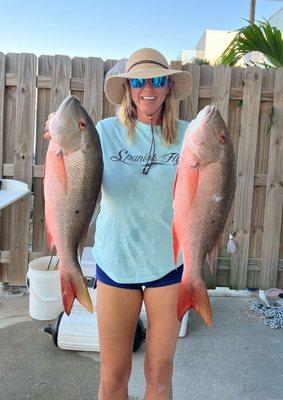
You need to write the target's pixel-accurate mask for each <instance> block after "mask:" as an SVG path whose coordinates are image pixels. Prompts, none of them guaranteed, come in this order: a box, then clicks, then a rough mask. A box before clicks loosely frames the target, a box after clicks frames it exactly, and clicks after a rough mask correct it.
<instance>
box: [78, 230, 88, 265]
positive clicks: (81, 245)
mask: <svg viewBox="0 0 283 400" xmlns="http://www.w3.org/2000/svg"><path fill="white" fill-rule="evenodd" d="M87 233H88V225H87V226H86V227H85V228H84V230H83V234H82V238H81V240H80V242H79V244H78V254H79V257H80V261H81V259H82V256H83V252H84V248H85V241H86V238H87Z"/></svg>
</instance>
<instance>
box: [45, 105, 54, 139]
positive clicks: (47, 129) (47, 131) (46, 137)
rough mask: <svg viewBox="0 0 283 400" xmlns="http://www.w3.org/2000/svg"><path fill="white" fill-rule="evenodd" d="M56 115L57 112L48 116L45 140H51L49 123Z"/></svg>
mask: <svg viewBox="0 0 283 400" xmlns="http://www.w3.org/2000/svg"><path fill="white" fill-rule="evenodd" d="M54 114H55V112H53V113H50V114H49V115H48V118H47V121H46V122H45V127H44V139H49V140H50V139H51V136H50V133H49V123H50V120H51V118H52V117H53V115H54Z"/></svg>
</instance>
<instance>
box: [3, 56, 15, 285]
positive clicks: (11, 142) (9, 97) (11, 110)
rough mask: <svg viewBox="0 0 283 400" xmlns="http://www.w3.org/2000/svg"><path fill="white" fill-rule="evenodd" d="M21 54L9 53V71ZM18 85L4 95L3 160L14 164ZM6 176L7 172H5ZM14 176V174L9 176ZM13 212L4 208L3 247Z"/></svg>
mask: <svg viewBox="0 0 283 400" xmlns="http://www.w3.org/2000/svg"><path fill="white" fill-rule="evenodd" d="M19 57H20V55H19V54H15V53H8V54H6V57H5V69H6V72H7V73H13V74H17V73H18V68H19V67H18V66H19ZM16 95H17V89H16V87H6V88H5V95H4V123H3V125H4V126H3V132H4V137H3V162H4V163H7V164H8V163H9V164H14V149H15V132H16V127H15V123H16V118H15V115H16V103H17V96H16ZM3 177H4V178H5V174H3ZM9 178H13V176H11V177H9ZM11 212H12V206H9V207H6V208H5V209H4V210H2V218H1V222H2V232H5V233H4V235H3V237H0V242H1V249H3V250H8V249H10V243H11ZM8 274H9V263H3V264H2V265H1V269H0V279H1V280H2V281H4V282H9V277H8Z"/></svg>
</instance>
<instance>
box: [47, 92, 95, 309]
mask: <svg viewBox="0 0 283 400" xmlns="http://www.w3.org/2000/svg"><path fill="white" fill-rule="evenodd" d="M44 136H45V138H46V139H50V142H49V146H48V150H47V154H46V159H45V167H44V198H45V226H46V231H47V242H48V247H49V249H50V250H52V249H53V247H54V246H55V247H56V250H57V256H58V258H59V266H58V267H59V270H60V277H61V289H62V298H63V304H64V308H65V311H66V313H67V314H68V315H69V314H70V312H71V308H72V305H73V301H74V299H75V298H77V299H78V301H79V302H80V303H81V304H82V305H83V306H84V307H85V308H86V309H87V310H88V311H90V312H92V311H93V306H92V301H91V298H90V296H89V292H88V289H87V287H86V285H85V282H84V278H83V274H82V271H81V267H80V264H79V261H78V246H79V243H80V242H83V238H85V236H86V234H87V231H88V226H89V224H90V221H91V218H92V215H93V212H94V208H95V205H96V201H97V198H98V194H99V191H100V187H101V181H102V173H103V161H102V151H101V146H100V139H99V136H98V133H97V131H96V129H95V126H94V124H93V122H92V120H91V118H90V116H89V115H88V113H87V112H86V110H85V109H84V108H83V106H82V105H81V103H80V102H79V100H78V99H77V98H76V97H74V96H68V97H67V98H66V99H65V100H64V101H63V102H62V104H61V105H60V107H59V109H58V110H57V112H56V113H54V114H53V116H52V118H51V119H50V121H49V132H47V133H46V134H45V135H44Z"/></svg>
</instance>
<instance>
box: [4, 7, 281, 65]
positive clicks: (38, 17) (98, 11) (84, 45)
mask: <svg viewBox="0 0 283 400" xmlns="http://www.w3.org/2000/svg"><path fill="white" fill-rule="evenodd" d="M249 6H250V0H230V1H229V0H201V1H200V0H143V1H139V2H137V1H135V0H124V1H123V0H116V1H114V0H76V1H71V0H69V1H67V0H57V1H54V0H45V1H41V0H36V1H35V0H13V1H11V0H8V1H2V0H0V52H3V53H5V54H7V53H11V52H16V53H21V52H23V53H34V54H36V55H37V56H39V55H41V54H49V55H54V54H65V55H69V56H70V57H75V56H80V57H90V56H92V57H101V58H102V59H103V60H106V59H120V58H124V57H125V58H128V57H129V55H130V54H131V53H132V52H133V51H135V50H137V49H139V48H141V47H153V48H156V49H158V50H159V51H161V52H162V53H163V54H164V55H165V56H166V57H167V59H168V60H173V59H175V60H176V59H177V58H178V57H180V55H181V53H182V50H185V49H186V50H188V49H194V48H195V46H196V44H197V42H198V40H199V39H200V37H201V35H202V33H203V31H204V30H205V29H217V30H228V31H232V30H235V29H238V28H240V27H242V26H244V25H246V22H245V20H244V19H245V18H246V19H248V16H249ZM281 7H283V1H276V0H257V5H256V19H258V20H262V19H263V18H269V17H270V16H271V15H272V14H274V12H276V11H277V10H278V9H279V8H281Z"/></svg>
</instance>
